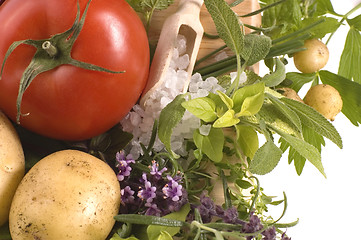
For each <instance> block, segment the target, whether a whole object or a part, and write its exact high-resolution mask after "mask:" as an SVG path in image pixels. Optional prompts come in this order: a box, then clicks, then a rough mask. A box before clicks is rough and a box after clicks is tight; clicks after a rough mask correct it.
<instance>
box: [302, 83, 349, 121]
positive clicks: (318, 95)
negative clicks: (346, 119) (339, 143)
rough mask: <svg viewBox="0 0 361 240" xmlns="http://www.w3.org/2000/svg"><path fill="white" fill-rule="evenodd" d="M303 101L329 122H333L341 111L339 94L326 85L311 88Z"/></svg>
mask: <svg viewBox="0 0 361 240" xmlns="http://www.w3.org/2000/svg"><path fill="white" fill-rule="evenodd" d="M303 100H304V102H305V103H306V104H307V105H309V106H311V107H313V108H314V109H316V110H317V111H318V112H319V113H321V114H322V115H323V116H324V117H325V118H327V119H329V120H331V121H333V120H335V117H336V115H337V114H338V113H340V112H341V110H342V98H341V95H340V93H339V92H338V91H337V90H336V89H335V88H334V87H332V86H330V85H327V84H318V85H315V86H312V87H311V88H310V89H309V90H308V92H307V93H306V96H305V98H304V99H303Z"/></svg>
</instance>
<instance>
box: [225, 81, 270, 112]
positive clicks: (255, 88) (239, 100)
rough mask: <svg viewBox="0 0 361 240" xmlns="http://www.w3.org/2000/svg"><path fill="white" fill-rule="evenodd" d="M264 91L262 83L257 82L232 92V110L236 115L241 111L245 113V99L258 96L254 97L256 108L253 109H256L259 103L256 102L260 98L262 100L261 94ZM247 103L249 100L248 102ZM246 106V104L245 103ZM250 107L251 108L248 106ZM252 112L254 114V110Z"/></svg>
mask: <svg viewBox="0 0 361 240" xmlns="http://www.w3.org/2000/svg"><path fill="white" fill-rule="evenodd" d="M264 90H265V85H264V83H263V82H259V83H256V84H252V85H247V86H245V87H242V88H240V89H238V90H237V91H235V92H234V94H233V96H232V100H233V103H234V105H233V110H234V111H235V112H236V113H238V112H240V111H241V110H242V108H243V111H246V110H247V107H248V106H244V107H243V104H244V101H245V99H246V98H248V97H253V96H258V97H256V99H254V100H257V102H255V103H256V104H257V107H255V109H257V108H258V107H259V105H260V104H262V103H263V100H262V103H261V102H258V101H259V100H260V98H262V94H264ZM248 101H249V100H248ZM247 104H248V103H247ZM249 107H251V106H249ZM252 112H255V111H254V110H253V111H252Z"/></svg>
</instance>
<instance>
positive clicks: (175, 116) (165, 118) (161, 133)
mask: <svg viewBox="0 0 361 240" xmlns="http://www.w3.org/2000/svg"><path fill="white" fill-rule="evenodd" d="M184 97H185V94H181V95H178V96H177V97H176V98H175V99H174V100H173V101H172V102H170V103H169V104H168V105H167V106H165V108H163V110H162V111H161V113H160V116H159V127H158V138H159V140H160V141H161V142H162V143H163V144H164V146H165V147H166V149H167V151H168V152H170V153H172V154H173V156H174V157H176V158H178V156H177V155H176V154H175V153H174V152H173V151H172V149H171V136H172V133H173V129H174V128H175V127H176V126H177V124H178V123H179V122H180V121H181V120H182V118H183V115H184V112H185V108H184V107H182V103H183V102H185V98H184Z"/></svg>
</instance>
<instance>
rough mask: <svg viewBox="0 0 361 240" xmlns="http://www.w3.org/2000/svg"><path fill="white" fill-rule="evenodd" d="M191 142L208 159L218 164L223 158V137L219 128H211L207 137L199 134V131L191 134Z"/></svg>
mask: <svg viewBox="0 0 361 240" xmlns="http://www.w3.org/2000/svg"><path fill="white" fill-rule="evenodd" d="M193 140H194V143H195V145H196V146H197V148H199V149H200V150H201V151H202V152H203V153H204V154H206V155H207V157H208V158H209V159H211V160H212V161H214V162H220V161H221V160H222V158H223V145H224V135H223V131H222V129H221V128H214V127H212V128H211V130H210V131H209V134H208V135H207V136H204V135H202V134H200V132H199V129H196V130H195V131H194V132H193Z"/></svg>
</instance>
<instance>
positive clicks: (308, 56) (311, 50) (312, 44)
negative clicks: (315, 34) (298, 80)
mask: <svg viewBox="0 0 361 240" xmlns="http://www.w3.org/2000/svg"><path fill="white" fill-rule="evenodd" d="M304 48H306V50H304V51H300V52H297V53H295V54H294V55H293V61H294V64H295V66H296V68H297V69H298V70H299V71H301V72H303V73H313V72H316V71H318V70H320V69H322V68H323V67H324V66H325V65H326V64H327V62H328V57H329V51H328V48H327V46H326V45H325V44H324V43H323V42H321V41H320V40H318V39H309V40H306V41H305V44H304Z"/></svg>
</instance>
